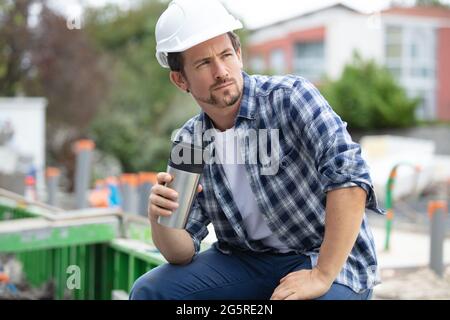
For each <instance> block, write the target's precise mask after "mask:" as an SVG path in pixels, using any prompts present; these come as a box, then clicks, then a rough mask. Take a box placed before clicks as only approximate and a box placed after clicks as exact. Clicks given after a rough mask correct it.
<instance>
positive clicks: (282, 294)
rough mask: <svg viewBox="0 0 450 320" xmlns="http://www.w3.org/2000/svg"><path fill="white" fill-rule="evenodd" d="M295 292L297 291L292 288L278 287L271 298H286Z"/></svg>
mask: <svg viewBox="0 0 450 320" xmlns="http://www.w3.org/2000/svg"><path fill="white" fill-rule="evenodd" d="M293 293H295V291H294V290H292V289H290V288H283V289H278V290H275V291H274V293H273V294H272V297H270V300H284V299H285V298H286V297H288V296H290V295H291V294H293Z"/></svg>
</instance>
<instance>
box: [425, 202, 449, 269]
mask: <svg viewBox="0 0 450 320" xmlns="http://www.w3.org/2000/svg"><path fill="white" fill-rule="evenodd" d="M428 215H429V217H430V219H431V223H430V268H431V270H433V271H434V272H435V273H436V274H437V275H438V276H439V277H443V276H444V239H445V226H446V218H447V202H446V201H430V202H429V203H428Z"/></svg>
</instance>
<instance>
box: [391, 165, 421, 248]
mask: <svg viewBox="0 0 450 320" xmlns="http://www.w3.org/2000/svg"><path fill="white" fill-rule="evenodd" d="M401 165H408V166H413V167H414V169H415V171H416V174H417V176H416V178H417V177H418V174H419V172H420V171H421V170H422V169H421V167H420V166H414V165H413V164H411V163H398V164H396V165H395V166H394V167H393V168H392V170H391V172H390V174H389V179H388V181H387V183H386V211H387V213H386V238H385V241H384V251H389V244H390V240H391V231H392V221H393V220H394V196H393V190H394V184H395V179H396V177H397V169H398V167H399V166H401ZM416 180H417V179H416ZM416 185H417V181H416ZM416 185H415V187H416Z"/></svg>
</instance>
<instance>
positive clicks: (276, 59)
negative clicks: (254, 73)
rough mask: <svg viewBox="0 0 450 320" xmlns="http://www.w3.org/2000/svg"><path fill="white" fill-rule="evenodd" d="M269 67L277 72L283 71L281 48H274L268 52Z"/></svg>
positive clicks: (283, 61) (283, 62) (283, 63)
mask: <svg viewBox="0 0 450 320" xmlns="http://www.w3.org/2000/svg"><path fill="white" fill-rule="evenodd" d="M270 69H271V70H272V71H273V72H275V73H278V74H280V73H284V72H285V69H286V68H285V60H284V52H283V50H282V49H274V50H272V51H271V52H270Z"/></svg>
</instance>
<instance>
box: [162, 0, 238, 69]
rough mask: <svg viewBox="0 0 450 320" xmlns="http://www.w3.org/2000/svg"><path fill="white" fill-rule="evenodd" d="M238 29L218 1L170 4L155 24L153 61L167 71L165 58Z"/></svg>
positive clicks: (180, 0) (175, 1)
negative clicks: (154, 55)
mask: <svg viewBox="0 0 450 320" xmlns="http://www.w3.org/2000/svg"><path fill="white" fill-rule="evenodd" d="M240 28H242V23H241V22H240V21H239V20H237V19H235V18H234V17H233V16H232V15H231V14H229V13H228V11H227V10H226V9H225V7H224V6H223V5H222V3H221V2H220V1H219V0H173V1H172V2H171V3H170V4H169V7H168V8H167V9H166V11H164V12H163V14H162V15H161V16H160V17H159V19H158V22H157V23H156V29H155V36H156V59H158V62H159V64H160V65H161V66H162V67H164V68H168V67H169V64H168V62H167V54H168V53H169V52H182V51H184V50H187V49H189V48H192V47H193V46H195V45H197V44H199V43H202V42H204V41H206V40H209V39H212V38H214V37H217V36H219V35H221V34H224V33H227V32H229V31H233V30H236V29H240Z"/></svg>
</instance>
